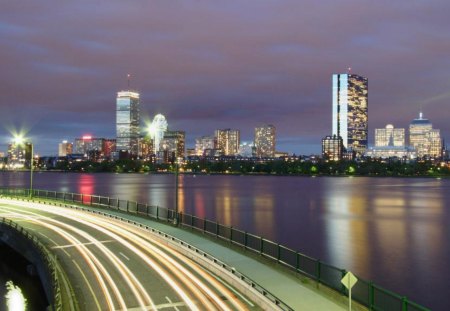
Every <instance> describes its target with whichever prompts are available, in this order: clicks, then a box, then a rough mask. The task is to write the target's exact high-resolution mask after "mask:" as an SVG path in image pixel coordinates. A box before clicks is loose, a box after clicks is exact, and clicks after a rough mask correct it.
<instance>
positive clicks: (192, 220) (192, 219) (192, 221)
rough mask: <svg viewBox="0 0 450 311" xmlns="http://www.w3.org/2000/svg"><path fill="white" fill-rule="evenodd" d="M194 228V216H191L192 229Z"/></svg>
mask: <svg viewBox="0 0 450 311" xmlns="http://www.w3.org/2000/svg"><path fill="white" fill-rule="evenodd" d="M193 228H194V216H192V215H191V229H193Z"/></svg>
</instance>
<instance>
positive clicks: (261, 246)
mask: <svg viewBox="0 0 450 311" xmlns="http://www.w3.org/2000/svg"><path fill="white" fill-rule="evenodd" d="M0 194H3V195H9V196H30V191H29V189H10V188H0ZM32 197H35V198H45V199H53V200H58V201H63V202H68V203H69V202H72V203H78V204H83V205H88V206H92V207H104V208H109V209H114V210H119V211H123V212H126V213H131V214H135V215H140V216H145V217H149V218H153V219H156V220H162V221H168V222H171V221H173V220H174V219H177V220H178V221H179V225H180V226H183V227H187V228H191V229H193V230H196V231H199V232H202V233H204V234H208V235H211V236H215V237H217V238H219V239H222V240H225V241H229V242H230V243H232V244H236V245H240V246H242V247H243V248H245V249H246V250H249V251H252V252H255V253H257V254H260V255H261V256H264V257H266V258H269V259H270V260H272V261H276V262H277V263H279V264H281V265H283V266H286V267H288V268H290V269H292V270H294V271H296V272H297V273H299V274H301V275H304V276H306V277H309V278H311V279H313V280H315V281H316V282H318V283H320V284H323V285H325V286H327V287H328V288H331V289H333V290H335V291H336V292H338V293H340V294H342V295H344V296H348V290H347V289H346V288H345V286H343V285H342V283H341V279H342V277H343V276H344V275H345V274H346V273H347V271H346V270H344V269H339V268H337V267H334V266H332V265H329V264H327V263H324V262H322V261H320V260H317V259H314V258H311V257H309V256H306V255H304V254H301V253H299V252H297V251H294V250H292V249H290V248H288V247H285V246H283V245H280V244H278V243H275V242H272V241H270V240H267V239H264V238H263V237H260V236H257V235H253V234H250V233H248V232H246V231H242V230H239V229H236V228H233V227H229V226H225V225H222V224H219V223H217V222H213V221H210V220H207V219H203V218H199V217H196V216H193V215H189V214H184V213H178V214H177V213H175V211H174V210H170V209H167V208H163V207H159V206H152V205H148V204H141V203H137V202H134V201H128V200H119V199H118V198H110V197H104V196H98V195H86V194H76V193H64V192H56V191H47V190H36V189H33V193H32ZM352 299H353V300H355V301H357V302H359V303H361V304H362V305H364V306H366V307H367V308H369V310H376V311H379V310H380V311H381V310H395V311H396V310H401V311H429V310H430V309H428V308H426V307H423V306H421V305H419V304H417V303H415V302H413V301H411V300H409V299H408V298H406V297H404V296H400V295H398V294H396V293H393V292H391V291H389V290H387V289H385V288H383V287H381V286H379V285H376V284H374V283H373V282H369V281H366V280H364V279H362V278H360V277H358V282H357V283H356V285H355V286H354V287H353V288H352Z"/></svg>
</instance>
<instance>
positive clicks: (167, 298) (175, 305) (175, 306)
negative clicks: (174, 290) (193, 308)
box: [158, 296, 180, 311]
mask: <svg viewBox="0 0 450 311" xmlns="http://www.w3.org/2000/svg"><path fill="white" fill-rule="evenodd" d="M166 300H167V301H168V302H169V303H170V305H168V306H167V307H165V308H170V307H173V308H174V309H175V310H176V311H180V309H178V308H177V304H175V303H173V302H172V300H170V298H169V297H167V296H166ZM158 309H159V306H158Z"/></svg>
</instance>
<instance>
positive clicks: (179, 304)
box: [116, 297, 187, 311]
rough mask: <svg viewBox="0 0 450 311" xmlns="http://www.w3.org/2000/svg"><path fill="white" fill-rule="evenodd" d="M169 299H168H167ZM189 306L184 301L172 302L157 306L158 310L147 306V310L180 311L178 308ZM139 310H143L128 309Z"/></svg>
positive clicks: (129, 309)
mask: <svg viewBox="0 0 450 311" xmlns="http://www.w3.org/2000/svg"><path fill="white" fill-rule="evenodd" d="M167 298H168V297H166V299H167ZM186 306H187V304H186V303H185V302H183V301H180V302H172V303H162V304H160V305H157V306H155V308H156V309H152V306H146V307H145V309H146V310H160V309H166V308H174V309H175V310H177V311H179V310H180V309H178V308H177V307H186ZM138 310H140V311H141V310H142V309H141V308H139V307H136V308H128V309H127V311H138ZM116 311H120V310H116Z"/></svg>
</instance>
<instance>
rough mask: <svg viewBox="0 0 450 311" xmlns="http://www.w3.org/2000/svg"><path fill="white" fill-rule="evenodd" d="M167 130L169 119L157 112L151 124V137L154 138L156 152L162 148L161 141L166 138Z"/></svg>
mask: <svg viewBox="0 0 450 311" xmlns="http://www.w3.org/2000/svg"><path fill="white" fill-rule="evenodd" d="M166 131H167V120H166V117H164V116H163V115H162V114H157V115H156V116H155V117H154V118H153V122H152V124H151V125H150V137H151V139H152V140H153V147H154V149H155V150H154V153H155V154H156V153H158V151H160V150H161V142H162V140H163V138H164V133H165V132H166Z"/></svg>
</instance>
